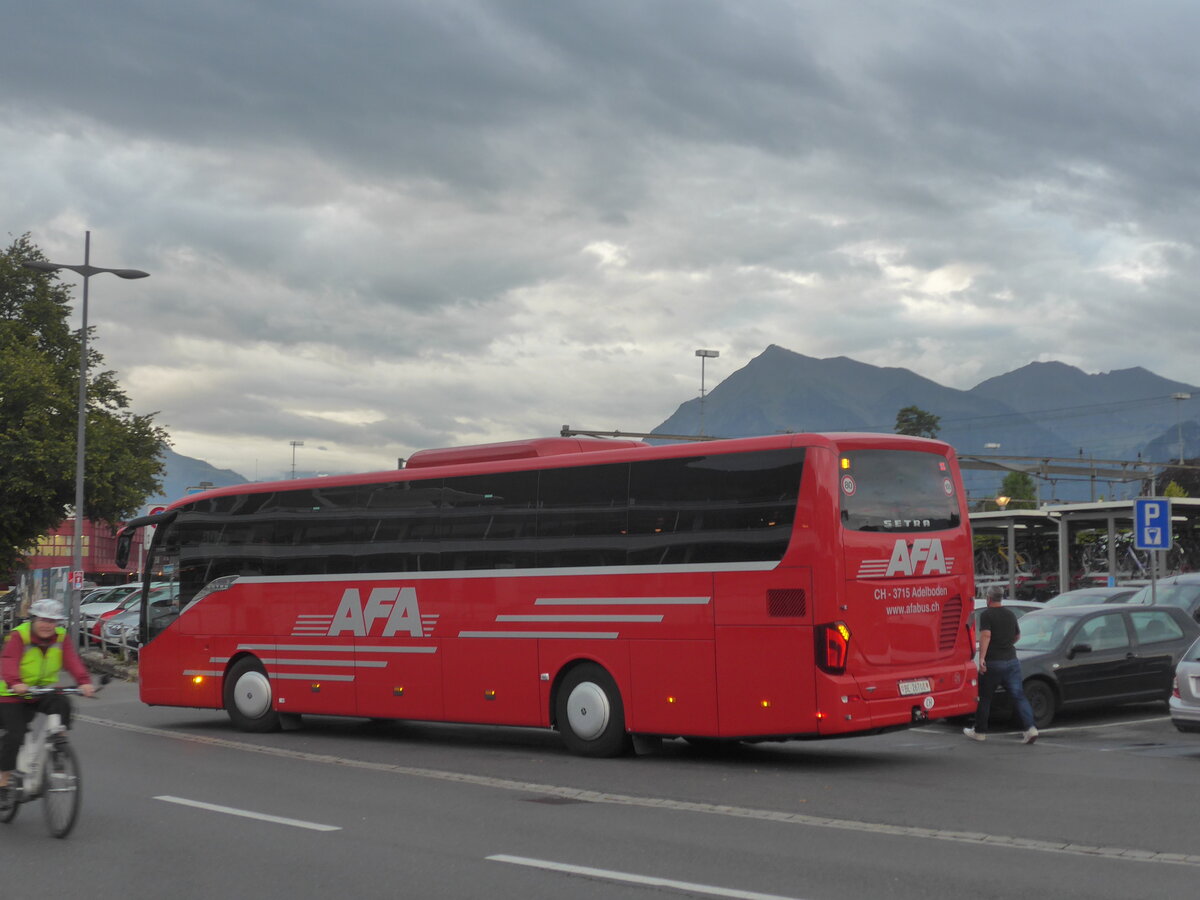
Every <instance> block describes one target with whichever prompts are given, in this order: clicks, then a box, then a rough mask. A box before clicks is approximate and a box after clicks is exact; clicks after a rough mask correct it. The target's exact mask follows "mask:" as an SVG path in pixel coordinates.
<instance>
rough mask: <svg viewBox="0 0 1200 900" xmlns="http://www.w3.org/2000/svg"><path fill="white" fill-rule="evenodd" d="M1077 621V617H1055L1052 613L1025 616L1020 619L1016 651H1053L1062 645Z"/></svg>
mask: <svg viewBox="0 0 1200 900" xmlns="http://www.w3.org/2000/svg"><path fill="white" fill-rule="evenodd" d="M1077 619H1078V617H1077V616H1073V615H1055V614H1054V613H1052V612H1039V613H1035V614H1033V615H1029V616H1025V617H1023V618H1022V619H1021V638H1020V640H1018V641H1017V649H1018V650H1036V651H1039V652H1041V651H1045V650H1053V649H1054V648H1055V647H1057V646H1058V645H1059V644H1061V643H1062V641H1063V638H1064V637H1066V635H1067V632H1068V631H1070V630H1071V626H1072V625H1074V624H1075V622H1076V621H1077Z"/></svg>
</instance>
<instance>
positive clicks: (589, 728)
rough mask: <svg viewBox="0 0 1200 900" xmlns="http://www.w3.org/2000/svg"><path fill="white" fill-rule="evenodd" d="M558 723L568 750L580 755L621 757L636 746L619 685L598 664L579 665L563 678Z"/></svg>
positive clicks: (556, 710) (557, 705)
mask: <svg viewBox="0 0 1200 900" xmlns="http://www.w3.org/2000/svg"><path fill="white" fill-rule="evenodd" d="M554 721H555V724H556V725H557V726H558V730H559V733H560V734H561V735H562V738H563V743H564V744H566V745H567V749H568V750H570V751H571V752H572V753H578V754H579V755H580V756H595V757H604V756H620V755H622V754H624V753H628V752H629V748H630V747H631V746H632V741H631V739H630V737H629V734H628V732H626V731H625V704H624V703H622V701H621V692H620V691H619V690H617V683H616V682H615V681H613V677H612V676H611V675H609V674H608V672H606V671H605V670H604V669H603V668H602V667H600V666H598V665H596V664H595V663H583V664H581V665H578V666H576V667H575V668H573V669H572V670H571V671H570V672H568V673H567V675H566V677H565V678H563V681H562V684H561V685H559V688H558V694H557V696H556V697H555V701H554Z"/></svg>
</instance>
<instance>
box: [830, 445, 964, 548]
mask: <svg viewBox="0 0 1200 900" xmlns="http://www.w3.org/2000/svg"><path fill="white" fill-rule="evenodd" d="M839 467H840V468H839V470H838V476H839V485H840V488H841V490H840V493H841V496H842V524H843V525H844V526H845V527H846V528H848V529H850V530H851V531H944V530H946V529H948V528H957V527H958V526H959V525H960V524H961V522H960V518H961V517H960V515H959V502H958V488H957V486H956V485H955V483H954V473H953V471H952V470H951V467H950V463H949V462H948V461H947V460H946V458H945V457H943V456H939V455H937V454H935V453H920V452H915V451H910V450H850V451H846V452H844V453H843V454H842V455H841V457H840V458H839Z"/></svg>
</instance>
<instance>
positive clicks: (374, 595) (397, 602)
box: [329, 587, 425, 638]
mask: <svg viewBox="0 0 1200 900" xmlns="http://www.w3.org/2000/svg"><path fill="white" fill-rule="evenodd" d="M380 619H384V620H386V623H385V624H384V626H383V635H382V636H383V637H391V636H392V635H395V634H408V635H411V636H412V637H418V638H419V637H424V636H425V629H424V625H423V624H422V622H421V608H420V607H419V606H418V605H417V589H416V588H411V587H406V588H386V587H377V588H374V589H373V590H372V591H371V594H370V596H369V597H368V598H367V602H366V603H363V600H362V594H360V593H359V592H358V589H357V588H347V589H346V592H345V593H344V594H342V602H341V603H339V604H338V608H337V612H336V613H334V614H333V622H332V623H331V624H330V626H329V636H330V637H337V636H338V635H339V634H352V635H354V636H355V637H366V636H367V635H369V634H370V633H371V627H372V626H373V625H374V624H375V623H376V622H377V621H379V620H380Z"/></svg>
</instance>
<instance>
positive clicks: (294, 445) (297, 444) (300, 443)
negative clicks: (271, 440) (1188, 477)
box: [288, 441, 304, 478]
mask: <svg viewBox="0 0 1200 900" xmlns="http://www.w3.org/2000/svg"><path fill="white" fill-rule="evenodd" d="M288 443H289V444H291V445H292V478H295V477H296V448H297V447H303V446H304V441H288Z"/></svg>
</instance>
